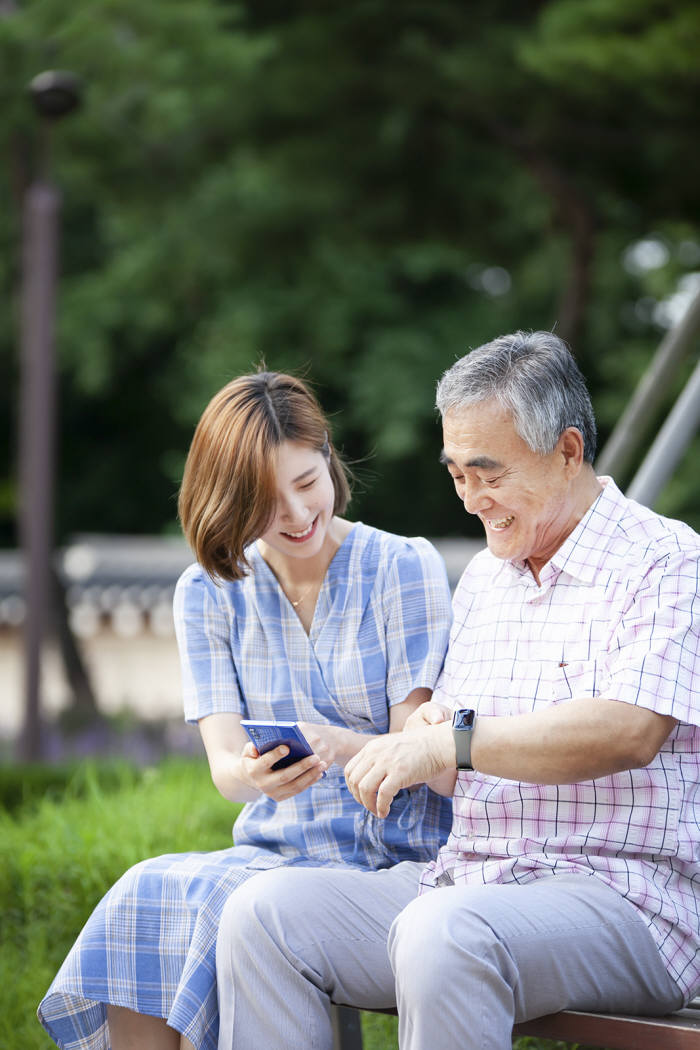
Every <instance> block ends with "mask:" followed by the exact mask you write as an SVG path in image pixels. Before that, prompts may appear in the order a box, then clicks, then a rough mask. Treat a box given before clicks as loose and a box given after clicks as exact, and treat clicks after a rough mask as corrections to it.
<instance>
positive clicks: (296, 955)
mask: <svg viewBox="0 0 700 1050" xmlns="http://www.w3.org/2000/svg"><path fill="white" fill-rule="evenodd" d="M422 868H423V865H422V864H418V863H413V862H404V863H403V864H398V865H396V867H394V868H389V869H386V870H383V871H375V872H361V871H356V870H348V869H329V868H321V869H314V868H278V869H275V870H272V871H267V872H261V873H260V874H259V875H258V876H256V878H255V879H251V880H250V881H249V882H247V883H245V885H243V886H242V887H241V888H240V889H238V890H236V892H235V893H234V894H232V896H231V897H230V899H229V901H228V903H227V904H226V907H225V909H224V912H223V915H222V919H221V924H220V927H219V938H218V946H217V980H218V987H219V1009H220V1017H221V1027H220V1036H219V1050H259V1048H260V1047H261V1046H262V1047H272V1046H279V1047H284V1048H285V1050H329V1048H330V1047H332V1033H331V1022H330V1002H331V1000H332V1001H333V1002H336V1003H345V1004H348V1005H351V1006H365V1007H388V1006H394V1005H396V1006H397V1007H398V1011H399V1045H400V1047H401V1048H402V1050H454V1047H455V1046H456V1045H459V1046H460V1047H461V1048H464V1050H510V1046H511V1029H512V1026H513V1023H514V1022H517V1021H523V1020H526V1019H528V1018H531V1017H539V1016H541V1015H542V1014H547V1013H552V1012H554V1011H556V1010H563V1009H582V1010H595V1011H601V1012H605V1011H620V1012H628V1013H640V1012H641V1013H659V1014H660V1013H666V1012H667V1011H671V1010H674V1009H677V1008H679V1007H680V1006H681V1005H682V995H681V993H680V991H679V989H678V987H677V986H676V985H675V984H674V982H673V981H672V980H671V979H670V978H669V976H668V974H667V973H666V970H665V968H664V965H663V962H662V959H661V956H660V954H659V952H658V949H657V948H656V945H655V943H654V941H653V939H652V937H651V934H650V933H649V932H648V930H647V928H646V926H645V924H644V922H643V921H642V920H641V918H640V917H639V915H638V914H637V912H636V910H635V909H634V907H633V906H632V905H631V904H629V903H628V902H627V901H625V900H624V899H623V898H622V897H621V896H620V895H619V894H618V893H617V892H616V891H615V890H612V889H610V888H609V887H608V886H605V885H604V884H603V883H602V882H600V881H599V880H598V879H596V878H594V877H593V876H585V875H558V876H549V877H546V878H543V879H539V880H537V881H536V882H531V883H529V884H527V885H524V886H521V885H517V884H509V885H504V886H500V885H492V886H450V887H444V888H442V889H436V890H432V891H431V892H429V893H427V894H424V895H423V896H421V897H417V896H416V894H417V889H418V877H419V874H420V872H421V870H422Z"/></svg>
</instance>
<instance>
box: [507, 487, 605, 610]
mask: <svg viewBox="0 0 700 1050" xmlns="http://www.w3.org/2000/svg"><path fill="white" fill-rule="evenodd" d="M598 481H599V482H600V483H601V485H602V486H603V489H602V491H601V492H600V494H599V495H598V496H596V498H595V500H594V501H593V503H592V504H591V506H590V507H589V508H588V510H587V511H586V513H585V514H584V516H583V517H582V518H581V520H580V521H579V523H578V525H577V526H576V528H575V529H574V530H573V532H572V533H570V535H569V536H567V538H566V539H565V540H564V542H563V543H562V545H561V547H559V549H558V550H557V551H555V553H554V554H553V555H552V557H551V558H550V559H549V561H548V562H547V564H546V565H544V566H543V567H542V570H541V571H540V581H541V584H540V586H541V587H545V586H546V585H549V584H551V583H552V582H553V581H554V579H555V577H556V576H558V575H559V573H562V572H565V573H566V574H567V575H568V576H571V577H572V578H573V579H576V580H579V581H580V582H581V583H586V584H591V583H593V581H594V580H595V578H596V576H597V574H598V572H599V571H600V568H601V566H602V565H603V563H604V562H605V560H606V552H607V549H608V547H609V544H610V541H611V539H612V537H613V534H614V531H615V527H616V525H617V523H618V522H619V520H620V519H621V517H622V516H623V514H624V509H625V497H624V496H623V495H622V493H621V492H620V490H619V489H618V487H617V485H616V484H615V482H614V481H613V480H612V478H609V477H599V478H598ZM502 569H503V571H504V572H509V573H511V574H512V575H513V576H515V577H517V578H519V579H521V580H523V582H527V583H530V582H531V583H532V586H533V587H534V588H536V589H537V590H539V589H540V588H538V587H537V584H536V582H535V580H534V578H533V576H532V573H531V572H530V569H529V567H528V565H527V563H526V562H522V561H506V562H503V563H502Z"/></svg>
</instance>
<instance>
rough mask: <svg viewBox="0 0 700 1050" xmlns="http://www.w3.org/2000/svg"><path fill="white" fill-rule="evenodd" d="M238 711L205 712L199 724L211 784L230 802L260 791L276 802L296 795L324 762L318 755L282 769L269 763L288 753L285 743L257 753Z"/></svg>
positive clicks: (246, 799)
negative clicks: (230, 712)
mask: <svg viewBox="0 0 700 1050" xmlns="http://www.w3.org/2000/svg"><path fill="white" fill-rule="evenodd" d="M242 717H243V716H242V715H239V714H220V715H207V716H206V718H200V720H199V722H198V725H199V731H200V733H201V734H202V740H203V741H204V747H205V750H206V752H207V758H208V760H209V769H210V770H211V778H212V780H213V781H214V784H215V785H216V787H217V788H218V790H219V791H220V793H221V794H222V795H223V796H224V798H226V799H228V800H229V802H252V801H254V800H255V799H256V798H259V796H260V795H261V794H263V795H267V796H268V797H269V798H272V799H274V800H275V802H282V801H283V800H284V799H286V798H291V797H292V796H293V795H298V794H299V793H300V792H301V791H304V790H305V789H306V788H307V787H309V786H310V785H311V784H314V783H315V782H316V781H317V780H319V779H320V778H321V775H322V773H323V771H324V769H325V768H326V763H325V762H324V761H322V759H321V758H320V757H319V756H318V755H311V756H310V757H309V758H304V759H301V761H299V762H295V763H294V765H291V766H287V767H286V768H285V769H278V770H273V769H272V766H273V765H274V764H275V762H278V761H279V759H280V758H284V756H285V755H286V754H287V753H288V751H289V748H288V747H286V745H281V746H280V747H276V748H273V749H272V750H271V751H266V752H265V754H264V755H260V754H258V751H257V750H256V748H255V746H254V744H253V743H252V742H251V741H250V740H249V739H248V736H247V734H246V731H245V730H244V729H243V727H242V726H241V718H242Z"/></svg>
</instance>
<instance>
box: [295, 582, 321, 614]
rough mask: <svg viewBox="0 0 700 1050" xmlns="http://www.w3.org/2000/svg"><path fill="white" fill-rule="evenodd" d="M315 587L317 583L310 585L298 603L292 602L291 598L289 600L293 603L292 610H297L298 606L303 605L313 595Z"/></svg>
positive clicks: (298, 599)
mask: <svg viewBox="0 0 700 1050" xmlns="http://www.w3.org/2000/svg"><path fill="white" fill-rule="evenodd" d="M315 586H316V584H315V583H312V584H310V585H309V586H308V587H307V588H306V590H305V591H304V593H303V594H302V596H301V598H297V600H296V601H292V599H291V598H290V599H289V600H290V602H291V603H292V608H294V609H296V607H297V605H301V603H302V602H303V600H304V598H308V596H309V595H310V594H311V592H312V590H313V589H314V587H315Z"/></svg>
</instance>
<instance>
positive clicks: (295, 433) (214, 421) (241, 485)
mask: <svg viewBox="0 0 700 1050" xmlns="http://www.w3.org/2000/svg"><path fill="white" fill-rule="evenodd" d="M283 441H296V442H299V443H300V444H304V445H309V446H310V447H311V448H313V449H316V450H317V451H318V452H322V453H323V455H324V456H325V457H326V460H327V462H328V469H329V471H330V475H331V479H332V481H333V488H334V489H335V503H334V506H333V513H334V514H343V513H344V511H345V508H346V507H347V504H348V501H349V499H350V486H349V482H348V474H347V471H346V468H345V466H344V464H343V463H342V461H341V459H340V457H339V456H338V454H337V452H336V451H335V449H334V448H333V445H332V443H331V440H330V430H329V426H328V421H327V419H326V417H325V416H324V414H323V411H322V409H321V406H320V405H319V403H318V401H317V400H316V398H315V396H314V395H313V394H312V393H311V391H310V389H309V388H308V386H307V385H306V384H305V383H304V382H302V380H301V379H297V378H296V377H295V376H291V375H286V374H284V373H282V372H262V371H261V372H256V373H255V374H253V375H246V376H240V377H239V378H238V379H234V380H232V382H230V383H228V384H227V385H226V386H225V387H224V388H223V389H222V390H220V391H219V392H218V394H215V395H214V397H213V398H212V399H211V401H210V402H209V404H208V405H207V407H206V408H205V410H204V412H203V414H202V418H201V419H200V421H199V423H198V424H197V428H196V430H195V432H194V437H193V438H192V444H191V445H190V450H189V453H188V455H187V461H186V463H185V470H184V474H183V478H182V485H181V486H180V496H179V500H178V512H179V515H180V522H181V524H182V528H183V531H184V533H185V536H186V538H187V540H188V542H189V544H190V546H191V547H192V550H193V551H194V553H195V556H196V558H197V561H198V562H199V564H200V565H201V566H202V567H203V568H204V569H205V570H206V571H207V572H208V573H209V575H210V576H212V577H216V576H218V577H221V578H222V579H225V580H240V579H241V577H243V576H244V575H245V570H246V568H249V565H248V562H247V561H246V558H245V553H244V551H245V548H246V547H248V546H249V545H250V544H251V543H253V541H254V540H256V539H258V537H259V536H261V535H262V534H263V533H264V531H265V529H266V528H267V526H268V524H269V523H270V521H271V520H272V517H273V515H274V511H275V500H276V486H275V464H274V451H275V449H277V448H278V447H279V445H281V444H282V442H283Z"/></svg>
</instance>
